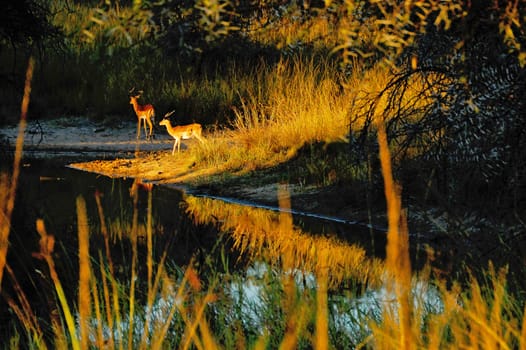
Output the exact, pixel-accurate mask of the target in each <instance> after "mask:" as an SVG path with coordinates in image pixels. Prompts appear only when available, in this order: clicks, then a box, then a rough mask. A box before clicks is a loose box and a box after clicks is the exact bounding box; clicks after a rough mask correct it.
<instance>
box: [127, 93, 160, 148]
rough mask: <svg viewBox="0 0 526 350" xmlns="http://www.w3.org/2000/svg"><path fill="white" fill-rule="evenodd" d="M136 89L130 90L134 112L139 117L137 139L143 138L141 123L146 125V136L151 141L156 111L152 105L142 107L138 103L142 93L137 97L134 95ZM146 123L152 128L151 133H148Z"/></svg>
mask: <svg viewBox="0 0 526 350" xmlns="http://www.w3.org/2000/svg"><path fill="white" fill-rule="evenodd" d="M134 90H135V88H133V89H131V90H130V104H131V105H133V110H134V111H135V114H136V115H137V119H138V124H137V139H139V138H140V137H141V121H142V122H143V123H144V124H143V125H144V134H145V136H146V139H147V140H149V139H150V138H151V137H152V131H153V123H152V119H153V120H154V121H155V109H154V108H153V106H152V105H151V104H147V105H140V104H139V103H138V102H137V99H138V98H139V97H141V94H142V91H139V93H138V94H137V95H132V93H133V92H134ZM146 123H148V126H149V128H150V132H149V133H147V132H146Z"/></svg>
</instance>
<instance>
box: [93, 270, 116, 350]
mask: <svg viewBox="0 0 526 350" xmlns="http://www.w3.org/2000/svg"><path fill="white" fill-rule="evenodd" d="M92 277H93V275H92ZM90 285H91V293H92V294H93V310H94V312H95V319H96V320H97V321H98V322H97V339H96V342H95V344H96V347H97V348H98V349H102V348H104V346H105V345H104V342H105V341H104V322H103V319H102V309H101V308H102V305H101V302H100V297H99V288H98V287H97V279H96V278H91V279H90ZM105 305H109V303H108V304H105ZM110 329H111V328H110ZM111 348H113V347H111Z"/></svg>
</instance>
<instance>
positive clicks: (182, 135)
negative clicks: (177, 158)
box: [159, 111, 204, 155]
mask: <svg viewBox="0 0 526 350" xmlns="http://www.w3.org/2000/svg"><path fill="white" fill-rule="evenodd" d="M172 113H173V111H172V112H170V113H166V115H165V116H164V117H165V119H163V120H161V122H160V123H159V125H164V126H166V130H167V131H168V133H169V134H170V135H171V136H172V137H173V138H174V139H175V142H174V148H173V149H172V155H173V154H175V147H176V146H177V152H180V150H181V139H183V140H185V139H189V138H192V137H195V138H196V139H198V140H199V141H201V142H204V141H203V139H202V138H201V132H202V129H203V128H202V127H201V124H197V123H193V124H188V125H180V126H172V124H171V123H170V120H169V119H166V117H168V116H169V115H171V114H172Z"/></svg>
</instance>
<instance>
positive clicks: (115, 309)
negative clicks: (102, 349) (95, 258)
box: [95, 192, 123, 349]
mask: <svg viewBox="0 0 526 350" xmlns="http://www.w3.org/2000/svg"><path fill="white" fill-rule="evenodd" d="M100 197H101V193H99V192H95V202H96V204H97V211H98V214H99V220H100V227H101V232H102V235H103V236H104V247H105V250H106V259H107V261H108V269H109V276H108V272H107V271H106V269H105V266H106V264H105V263H104V259H103V257H102V253H99V263H100V272H101V278H102V288H103V289H102V290H103V293H104V305H106V308H105V309H106V318H107V322H108V328H109V331H110V332H111V334H115V333H114V323H113V321H114V316H113V315H115V319H116V323H117V324H120V323H121V318H120V306H119V290H118V286H117V282H116V281H115V279H114V278H113V276H114V267H113V261H112V258H111V250H110V241H109V233H108V228H107V226H106V220H105V218H104V211H103V209H102V204H101V201H100ZM108 279H109V280H110V283H111V287H112V293H111V296H110V291H109V287H108ZM110 299H111V300H112V303H110ZM112 304H113V307H112ZM112 310H113V314H112ZM119 334H120V333H119ZM118 343H119V349H122V347H123V344H122V341H119V342H118ZM114 346H115V344H114V337H113V336H111V337H109V343H108V347H109V348H110V349H113V348H114Z"/></svg>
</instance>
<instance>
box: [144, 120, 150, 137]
mask: <svg viewBox="0 0 526 350" xmlns="http://www.w3.org/2000/svg"><path fill="white" fill-rule="evenodd" d="M142 122H143V125H144V137H146V139H147V140H148V139H150V136H149V135H148V132H147V131H146V119H143V121H142Z"/></svg>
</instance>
